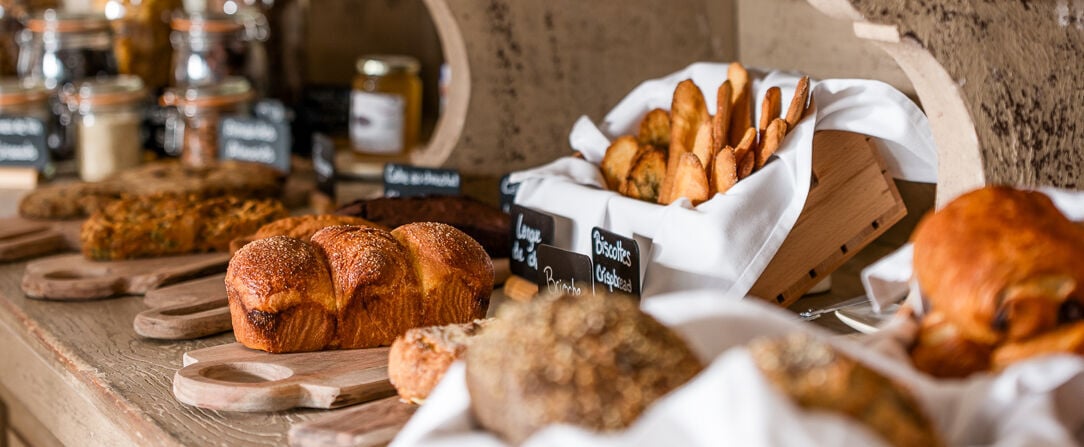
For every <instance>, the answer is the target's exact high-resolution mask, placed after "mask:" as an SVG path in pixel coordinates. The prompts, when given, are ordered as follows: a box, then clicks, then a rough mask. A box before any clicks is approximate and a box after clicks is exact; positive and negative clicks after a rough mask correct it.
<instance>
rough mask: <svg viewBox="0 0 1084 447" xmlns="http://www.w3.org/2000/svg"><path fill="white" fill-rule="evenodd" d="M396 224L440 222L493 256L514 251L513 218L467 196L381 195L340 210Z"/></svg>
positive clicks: (338, 212) (500, 255)
mask: <svg viewBox="0 0 1084 447" xmlns="http://www.w3.org/2000/svg"><path fill="white" fill-rule="evenodd" d="M336 214H342V215H348V216H357V217H361V218H364V219H368V220H370V221H372V222H375V223H378V224H380V225H384V226H386V227H388V228H395V227H398V226H400V225H405V224H408V223H413V222H440V223H445V224H448V225H451V226H453V227H456V228H458V229H459V230H460V231H462V232H464V233H467V235H469V236H470V237H472V238H474V240H476V241H478V243H480V244H482V247H485V249H486V253H489V255H490V256H491V257H493V258H507V257H508V256H509V254H510V253H511V250H512V249H511V245H510V244H511V242H510V238H509V237H508V235H509V232H510V231H511V225H512V223H511V219H510V218H509V216H508V215H507V214H505V213H504V212H502V211H501V210H499V209H497V208H494V207H492V206H489V205H486V204H484V203H482V202H479V201H477V200H474V199H471V198H468V197H463V196H430V197H381V198H377V199H365V200H358V201H355V202H352V203H349V204H347V205H344V206H343V207H341V208H339V210H338V211H336Z"/></svg>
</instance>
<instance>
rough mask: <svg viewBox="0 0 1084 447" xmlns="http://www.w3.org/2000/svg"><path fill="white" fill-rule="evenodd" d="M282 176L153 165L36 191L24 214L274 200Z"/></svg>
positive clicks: (231, 165)
mask: <svg viewBox="0 0 1084 447" xmlns="http://www.w3.org/2000/svg"><path fill="white" fill-rule="evenodd" d="M282 185H283V176H282V174H281V173H279V172H278V171H276V170H275V169H274V168H272V167H270V166H267V165H263V164H259V163H246V162H240V161H224V162H220V163H216V164H213V165H210V166H204V167H198V168H197V167H190V166H184V165H182V164H180V163H178V162H177V161H160V162H154V163H148V164H145V165H142V166H140V167H137V168H133V169H129V170H126V171H122V172H120V173H118V174H116V175H114V176H113V177H110V178H109V179H106V180H104V181H101V182H93V183H92V182H70V183H58V184H53V185H49V186H44V187H41V188H38V189H35V190H33V191H31V192H30V193H29V194H27V195H26V196H25V197H24V198H23V199H22V201H20V203H19V214H20V215H21V216H23V217H26V218H32V219H76V218H83V217H87V216H89V215H91V214H94V213H95V212H96V211H99V210H101V209H103V208H104V207H105V206H106V205H108V204H110V203H112V202H114V201H116V200H119V199H121V198H122V197H138V196H145V195H154V194H163V193H172V194H177V195H190V196H195V197H199V198H211V197H222V196H234V197H239V198H252V199H258V198H271V197H278V196H279V195H280V194H281V193H282Z"/></svg>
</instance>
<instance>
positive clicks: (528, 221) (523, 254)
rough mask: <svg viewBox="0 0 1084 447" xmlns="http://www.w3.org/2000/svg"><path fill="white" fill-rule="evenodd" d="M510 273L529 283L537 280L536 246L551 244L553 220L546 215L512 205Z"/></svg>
mask: <svg viewBox="0 0 1084 447" xmlns="http://www.w3.org/2000/svg"><path fill="white" fill-rule="evenodd" d="M510 211H511V213H512V234H511V238H512V256H511V259H510V264H511V265H510V267H511V270H512V273H513V274H515V275H517V276H519V277H522V278H526V279H528V280H531V281H537V278H538V246H539V245H542V244H552V243H553V226H554V219H553V216H550V215H549V214H546V213H540V212H538V211H535V210H532V209H530V208H526V207H522V206H519V205H512V209H511V210H510Z"/></svg>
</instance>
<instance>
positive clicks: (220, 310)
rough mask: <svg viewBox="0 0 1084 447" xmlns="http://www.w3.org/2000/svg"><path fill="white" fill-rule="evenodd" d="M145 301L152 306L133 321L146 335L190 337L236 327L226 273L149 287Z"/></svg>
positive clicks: (163, 337)
mask: <svg viewBox="0 0 1084 447" xmlns="http://www.w3.org/2000/svg"><path fill="white" fill-rule="evenodd" d="M143 303H145V304H146V305H148V306H150V307H151V309H147V310H145V311H143V312H140V313H139V314H137V315H136V316H135V319H134V320H133V322H132V326H133V327H134V328H135V331H136V333H137V334H139V335H141V336H143V337H147V338H155V339H160V340H190V339H193V338H200V337H206V336H208V335H214V334H218V333H221V332H226V331H229V330H232V329H233V324H232V322H231V321H230V308H229V302H227V301H226V274H224V273H223V274H218V275H212V276H208V277H204V278H200V279H194V280H191V281H185V282H182V283H177V284H174V285H171V286H166V287H162V288H160V289H154V290H150V291H148V292H147V294H146V296H144V297H143Z"/></svg>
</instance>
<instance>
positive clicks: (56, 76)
mask: <svg viewBox="0 0 1084 447" xmlns="http://www.w3.org/2000/svg"><path fill="white" fill-rule="evenodd" d="M19 41H20V42H19V43H20V46H19V77H21V78H24V79H30V80H33V81H39V82H41V83H42V84H44V85H45V87H46V88H50V89H55V88H58V87H61V86H63V85H64V84H67V83H71V82H76V81H81V80H83V79H87V78H91V77H95V76H101V75H115V74H117V62H116V58H115V57H114V55H113V31H112V28H110V26H109V20H108V19H106V18H105V16H104V15H93V14H68V13H61V12H57V11H56V10H53V9H50V10H47V11H44V12H41V13H39V14H35V15H34V16H32V17H30V18H29V19H27V21H26V30H25V31H24V32H23V35H22V36H20V38H19Z"/></svg>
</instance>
